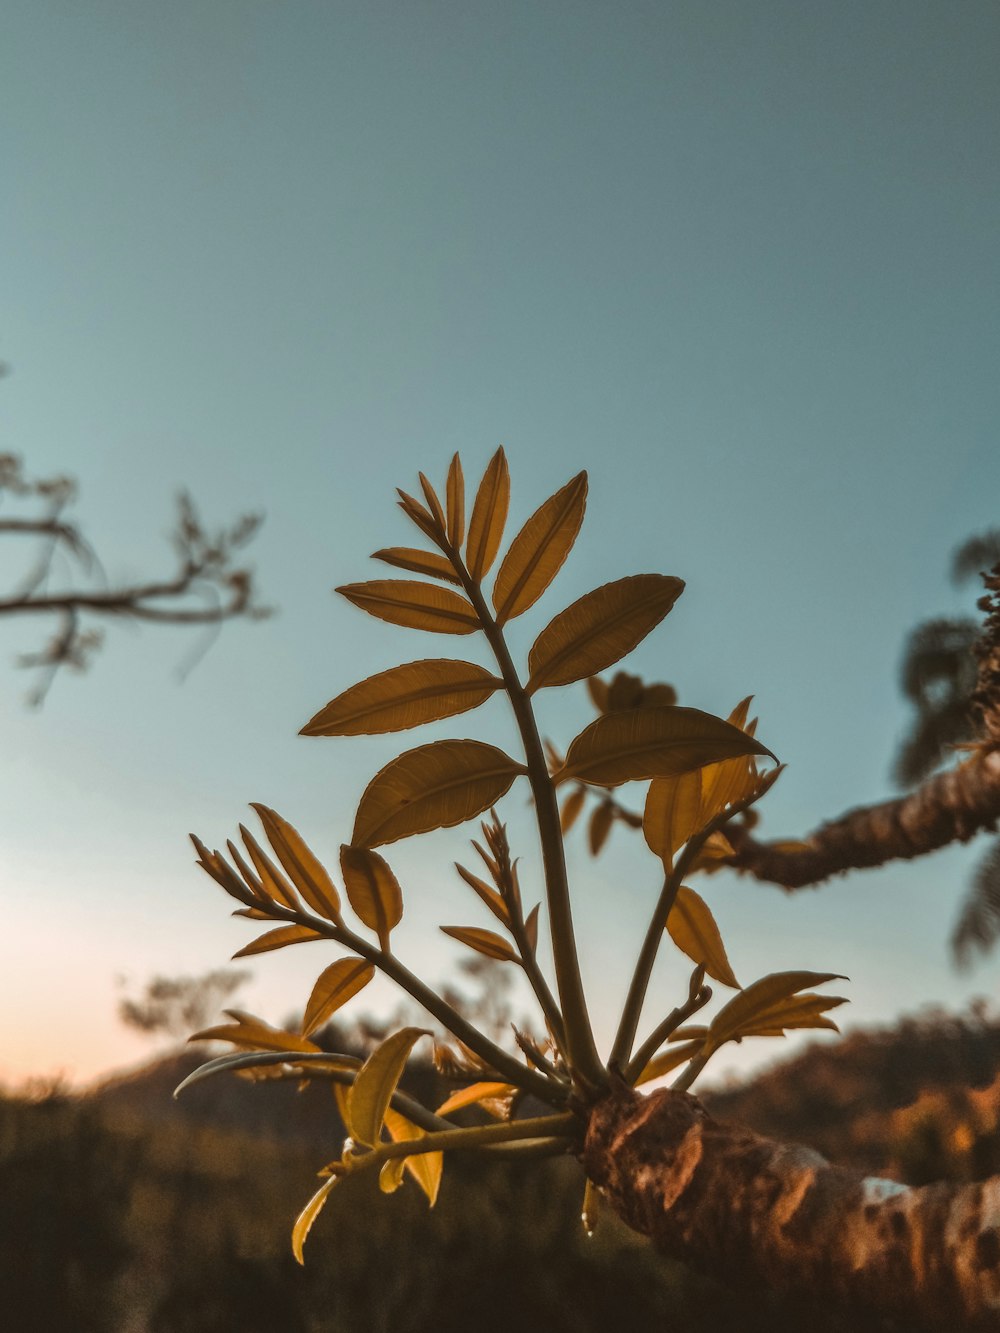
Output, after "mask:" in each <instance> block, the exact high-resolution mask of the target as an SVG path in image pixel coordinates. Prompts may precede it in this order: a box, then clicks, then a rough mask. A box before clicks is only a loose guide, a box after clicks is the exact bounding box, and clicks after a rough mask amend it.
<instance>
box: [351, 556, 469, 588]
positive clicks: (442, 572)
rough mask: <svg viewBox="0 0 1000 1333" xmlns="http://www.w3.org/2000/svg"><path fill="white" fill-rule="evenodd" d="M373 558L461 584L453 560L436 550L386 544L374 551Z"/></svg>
mask: <svg viewBox="0 0 1000 1333" xmlns="http://www.w3.org/2000/svg"><path fill="white" fill-rule="evenodd" d="M372 559H373V560H381V561H382V563H383V564H384V565H394V566H395V568H396V569H407V570H409V571H410V573H411V574H427V575H429V576H430V577H431V578H432V579H444V580H445V581H446V582H447V583H456V584H459V585H461V579H460V578H459V577H458V575H457V574H456V573H455V571H454V569H452V567H451V561H450V560H446V559H445V557H444V556H443V555H438V553H437V552H436V551H420V550H418V549H417V548H416V547H413V546H386V547H383V549H382V550H381V551H374V552H373V553H372Z"/></svg>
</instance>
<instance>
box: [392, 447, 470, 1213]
mask: <svg viewBox="0 0 1000 1333" xmlns="http://www.w3.org/2000/svg"><path fill="white" fill-rule="evenodd" d="M456 457H457V455H456ZM385 1127H386V1129H387V1130H388V1131H389V1136H390V1138H391V1139H392V1140H393V1142H394V1143H407V1142H410V1143H412V1142H415V1141H416V1140H418V1139H422V1138H424V1137H425V1135H426V1131H425V1130H423V1129H421V1128H420V1126H419V1125H415V1124H414V1123H413V1121H412V1120H408V1119H407V1118H406V1116H405V1115H400V1114H399V1112H398V1111H394V1110H393V1109H392V1107H391V1106H390V1107H389V1108H388V1109H387V1110H386V1113H385ZM391 1160H392V1159H390V1161H389V1162H386V1166H389V1165H391ZM397 1160H401V1162H402V1165H403V1167H404V1168H405V1169H406V1170H407V1171H409V1173H410V1175H411V1176H412V1177H413V1179H414V1180H415V1181H416V1182H417V1184H418V1185H419V1186H420V1188H421V1189H422V1190H423V1192H424V1193H425V1194H426V1195H427V1202H428V1203H429V1204H430V1206H431V1207H432V1208H433V1207H434V1205H435V1203H436V1202H437V1196H438V1190H439V1189H440V1187H441V1172H442V1171H443V1170H444V1153H441V1152H422V1153H420V1152H415V1153H413V1154H412V1156H409V1157H403V1158H402V1159H397ZM382 1169H383V1170H385V1167H383V1168H382Z"/></svg>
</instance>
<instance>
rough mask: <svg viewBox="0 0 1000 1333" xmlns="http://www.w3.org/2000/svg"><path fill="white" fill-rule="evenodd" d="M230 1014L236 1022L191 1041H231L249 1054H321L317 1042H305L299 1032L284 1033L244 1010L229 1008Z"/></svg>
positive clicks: (223, 1024) (198, 1035) (200, 1034)
mask: <svg viewBox="0 0 1000 1333" xmlns="http://www.w3.org/2000/svg"><path fill="white" fill-rule="evenodd" d="M226 1013H227V1015H228V1016H229V1017H230V1018H233V1019H235V1022H233V1023H222V1024H219V1025H218V1026H216V1027H210V1028H203V1029H202V1030H201V1031H200V1032H196V1033H194V1035H193V1036H191V1037H188V1041H230V1042H232V1044H233V1045H234V1046H242V1047H245V1048H246V1049H247V1050H250V1051H289V1052H296V1051H299V1052H301V1051H318V1050H319V1049H320V1048H319V1047H318V1046H317V1045H315V1043H314V1042H311V1041H306V1039H305V1037H300V1036H299V1035H298V1033H297V1032H284V1031H282V1029H280V1028H273V1027H271V1025H270V1023H265V1022H264V1020H263V1019H262V1018H255V1017H254V1015H253V1014H247V1013H244V1012H243V1010H241V1009H227V1010H226Z"/></svg>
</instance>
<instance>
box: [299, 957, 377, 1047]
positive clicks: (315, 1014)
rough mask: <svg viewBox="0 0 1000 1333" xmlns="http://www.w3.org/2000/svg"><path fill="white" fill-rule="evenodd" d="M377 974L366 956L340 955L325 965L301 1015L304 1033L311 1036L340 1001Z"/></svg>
mask: <svg viewBox="0 0 1000 1333" xmlns="http://www.w3.org/2000/svg"><path fill="white" fill-rule="evenodd" d="M374 975H375V969H374V967H372V965H371V963H366V962H365V960H364V959H363V958H338V959H337V961H336V962H335V963H331V964H330V966H329V967H327V968H325V969H324V970H323V971H322V972H321V973H320V975H319V976H318V977H317V978H316V984H315V985H314V986H313V988H312V994H311V995H310V996H309V1002H308V1004H307V1005H306V1012H305V1015H304V1017H303V1019H302V1035H303V1037H309V1036H311V1035H312V1034H313V1033H314V1032H315V1031H316V1029H317V1028H321V1027H322V1026H323V1024H324V1023H325V1022H326V1021H327V1020H328V1019H329V1018H330V1016H331V1015H332V1014H335V1013H336V1012H337V1010H338V1009H339V1008H340V1007H341V1005H344V1004H346V1003H347V1001H348V1000H349V999H351V997H352V996H354V995H357V993H358V991H359V990H363V989H364V987H365V986H367V985H368V983H369V981H371V979H372V977H373V976H374Z"/></svg>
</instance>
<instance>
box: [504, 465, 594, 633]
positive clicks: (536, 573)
mask: <svg viewBox="0 0 1000 1333" xmlns="http://www.w3.org/2000/svg"><path fill="white" fill-rule="evenodd" d="M586 507H587V474H586V472H580V473H578V474H577V476H575V477H574V478H573V479H572V480H571V481H568V482H567V483H566V485H565V486H564V487H563V488H562V490H560V491H557V492H556V493H555V495H553V496H551V497H550V498H549V499H548V500H546V501H545V503H544V504H543V505H541V506H540V507H539V508H538V509H536V510H535V512H534V513H533V514H532V516H531V517H530V518H529V519H528V521H527V523H525V525H524V527H523V528H522V529H521V531H520V532H519V533H518V534H517V536H516V537H515V538H514V540H513V541H512V542H511V544H510V549H509V550H508V552H507V554H506V555H505V556H504V559H503V564H501V566H500V569H499V572H498V573H497V579H496V583H495V584H494V585H493V606H494V608H495V609H496V613H497V621H498V622H499V623H500V624H501V625H502V624H504V623H505V622H506V621H508V620H511V619H513V617H514V616H519V615H521V614H522V612H524V611H527V609H528V608H529V607H530V606H533V605H534V603H535V602H537V601H538V599H539V597H541V595H542V593H543V592H544V591H545V589H546V588H547V587H548V586H549V584H550V583H551V582H552V580H553V579H554V578H555V576H556V575H557V574H558V573H559V570H560V569H561V568H562V565H563V561H564V560H565V559H566V557H567V555H569V552H570V548H571V547H572V545H573V543H574V542H575V541H576V535H577V533H578V532H579V531H580V524H581V523H582V522H583V515H584V510H585V509H586Z"/></svg>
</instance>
